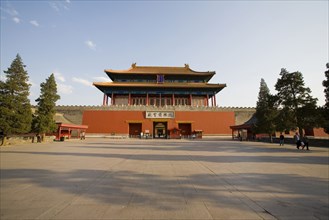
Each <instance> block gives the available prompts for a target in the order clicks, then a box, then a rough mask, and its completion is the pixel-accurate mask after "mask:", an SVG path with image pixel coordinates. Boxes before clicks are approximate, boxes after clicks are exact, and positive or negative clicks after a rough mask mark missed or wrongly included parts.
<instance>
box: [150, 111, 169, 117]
mask: <svg viewBox="0 0 329 220" xmlns="http://www.w3.org/2000/svg"><path fill="white" fill-rule="evenodd" d="M145 117H146V118H175V112H174V111H146V113H145Z"/></svg>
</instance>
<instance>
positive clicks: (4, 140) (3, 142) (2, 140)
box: [0, 136, 7, 146]
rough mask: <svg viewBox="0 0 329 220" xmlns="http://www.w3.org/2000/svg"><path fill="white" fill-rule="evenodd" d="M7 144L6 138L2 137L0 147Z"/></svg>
mask: <svg viewBox="0 0 329 220" xmlns="http://www.w3.org/2000/svg"><path fill="white" fill-rule="evenodd" d="M6 144H7V137H6V136H2V137H1V144H0V146H6Z"/></svg>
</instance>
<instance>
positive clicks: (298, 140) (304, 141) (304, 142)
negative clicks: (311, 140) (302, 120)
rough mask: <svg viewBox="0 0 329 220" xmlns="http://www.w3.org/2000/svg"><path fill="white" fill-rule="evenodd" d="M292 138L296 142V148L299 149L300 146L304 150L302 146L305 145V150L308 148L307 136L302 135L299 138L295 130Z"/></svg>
mask: <svg viewBox="0 0 329 220" xmlns="http://www.w3.org/2000/svg"><path fill="white" fill-rule="evenodd" d="M294 140H295V143H296V148H297V149H299V148H300V147H302V150H304V148H305V147H306V150H309V148H308V138H307V137H306V136H305V135H304V137H303V138H302V139H301V138H300V136H299V134H298V132H296V134H295V136H294Z"/></svg>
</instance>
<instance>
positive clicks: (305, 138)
mask: <svg viewBox="0 0 329 220" xmlns="http://www.w3.org/2000/svg"><path fill="white" fill-rule="evenodd" d="M303 143H304V145H303V148H302V149H303V150H304V147H306V150H310V149H309V148H308V137H307V136H304V137H303Z"/></svg>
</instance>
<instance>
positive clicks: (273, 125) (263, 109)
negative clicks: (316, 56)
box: [254, 63, 329, 138]
mask: <svg viewBox="0 0 329 220" xmlns="http://www.w3.org/2000/svg"><path fill="white" fill-rule="evenodd" d="M280 76H281V77H280V78H279V79H278V81H277V83H276V84H275V90H276V91H277V94H275V95H272V94H271V93H270V90H269V88H268V87H267V84H266V82H265V80H264V79H261V82H260V89H259V94H258V101H257V105H256V113H255V117H256V118H257V122H256V124H255V125H254V132H255V133H266V134H269V137H270V138H272V134H273V133H274V132H275V131H286V130H287V131H290V130H295V129H298V131H299V133H300V135H301V136H303V131H304V130H305V129H309V128H314V127H323V128H324V129H325V132H326V133H329V63H328V64H327V70H326V71H325V77H326V80H324V81H323V86H324V87H325V89H324V92H325V97H326V104H325V105H324V106H323V107H318V106H317V104H316V103H317V99H316V98H313V97H312V96H311V90H310V88H308V87H306V86H305V83H304V79H303V75H302V73H300V72H292V73H290V72H288V71H287V70H286V69H281V72H280Z"/></svg>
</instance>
